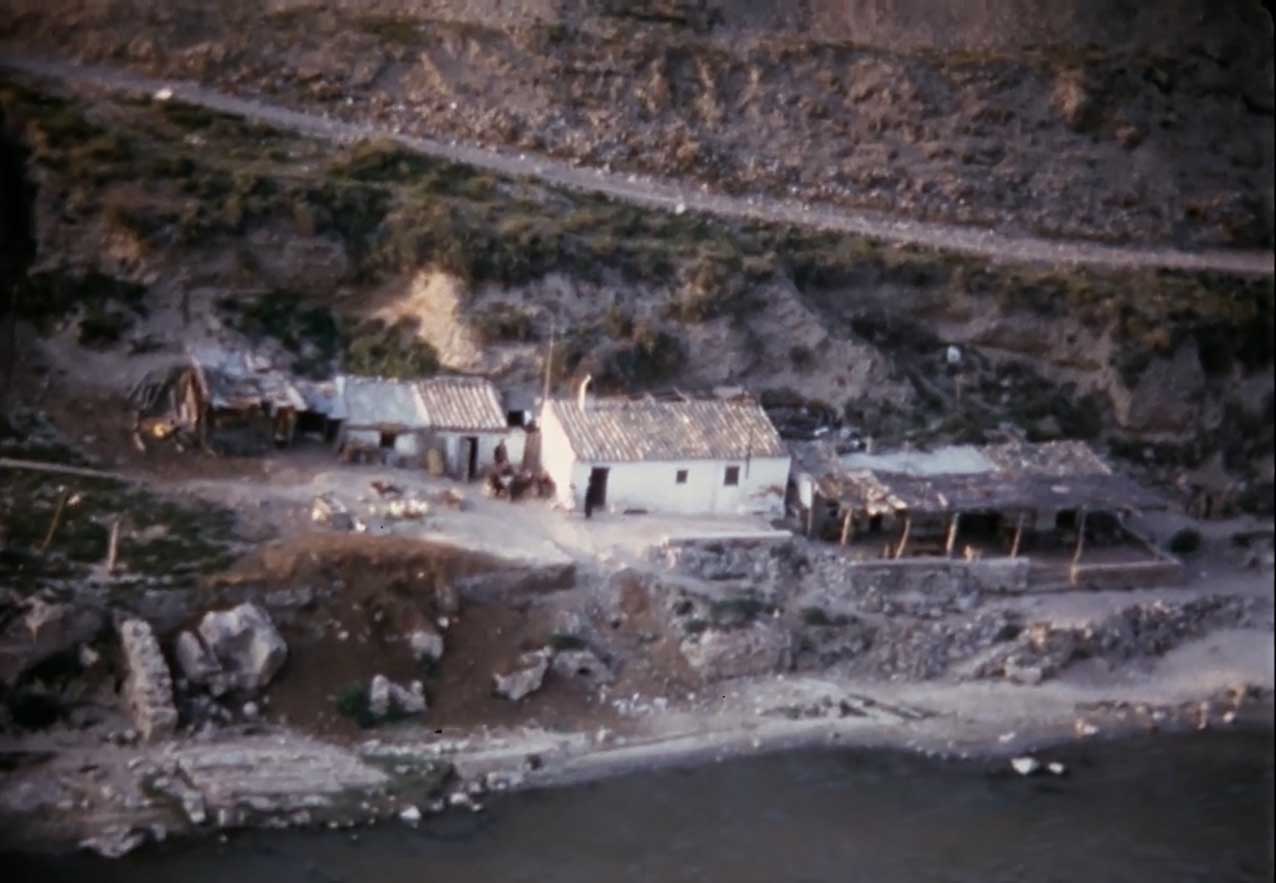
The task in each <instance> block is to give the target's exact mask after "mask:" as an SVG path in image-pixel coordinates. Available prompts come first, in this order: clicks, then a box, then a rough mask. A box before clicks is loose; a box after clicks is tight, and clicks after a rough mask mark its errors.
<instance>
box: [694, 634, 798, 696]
mask: <svg viewBox="0 0 1276 883" xmlns="http://www.w3.org/2000/svg"><path fill="white" fill-rule="evenodd" d="M791 643H792V642H791V639H790V636H789V633H788V631H786V630H785V629H783V628H781V627H779V626H778V625H775V624H773V623H771V622H763V621H755V622H753V623H751V624H750V625H749V626H747V627H745V628H739V629H730V630H718V629H709V630H707V631H705V632H702V633H701V634H699V635H697V636H695V637H693V638H688V639H687V640H685V641H683V642H682V645H681V649H682V655H683V657H684V658H685V659H686V660H687V664H688V665H690V666H691V667H692V668H693V669H695V670H696V671H697V672H698V673H699V674H700V676H701V677H703V678H704V679H705V680H707V681H720V680H725V679H727V678H740V677H748V676H750V675H763V674H772V673H774V672H778V671H783V670H785V669H787V668H788V667H789V665H790V663H791V658H792V652H791V649H792V648H791Z"/></svg>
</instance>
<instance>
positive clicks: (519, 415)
mask: <svg viewBox="0 0 1276 883" xmlns="http://www.w3.org/2000/svg"><path fill="white" fill-rule="evenodd" d="M505 425H506V426H522V425H523V412H522V411H506V412H505Z"/></svg>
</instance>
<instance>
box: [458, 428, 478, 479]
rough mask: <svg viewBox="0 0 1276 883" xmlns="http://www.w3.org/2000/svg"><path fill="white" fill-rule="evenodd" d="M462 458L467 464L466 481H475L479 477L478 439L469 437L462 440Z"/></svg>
mask: <svg viewBox="0 0 1276 883" xmlns="http://www.w3.org/2000/svg"><path fill="white" fill-rule="evenodd" d="M461 456H462V457H464V463H465V480H466V481H473V480H474V476H476V475H478V437H477V436H473V435H467V436H466V437H465V438H463V439H461Z"/></svg>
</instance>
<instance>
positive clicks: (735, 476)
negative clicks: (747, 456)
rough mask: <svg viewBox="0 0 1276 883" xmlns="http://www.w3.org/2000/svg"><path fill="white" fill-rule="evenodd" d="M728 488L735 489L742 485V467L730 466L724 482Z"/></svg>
mask: <svg viewBox="0 0 1276 883" xmlns="http://www.w3.org/2000/svg"><path fill="white" fill-rule="evenodd" d="M722 483H723V484H724V485H726V486H727V487H735V486H736V485H738V484H739V483H740V467H739V466H728V467H727V475H726V478H725V479H724V480H723V482H722Z"/></svg>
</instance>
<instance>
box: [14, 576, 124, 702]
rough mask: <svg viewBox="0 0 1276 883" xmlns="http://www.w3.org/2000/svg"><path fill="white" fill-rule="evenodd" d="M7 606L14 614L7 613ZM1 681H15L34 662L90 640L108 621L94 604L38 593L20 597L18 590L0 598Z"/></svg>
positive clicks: (39, 661)
mask: <svg viewBox="0 0 1276 883" xmlns="http://www.w3.org/2000/svg"><path fill="white" fill-rule="evenodd" d="M5 608H8V611H9V612H11V613H12V614H13V615H12V618H10V617H9V616H6V615H4V614H5V613H6V610H5ZM0 622H3V625H0V683H2V684H13V683H14V682H16V681H17V680H18V679H19V678H20V677H22V675H23V674H25V673H26V672H28V671H30V670H31V669H32V668H34V667H35V666H37V665H39V664H40V663H42V662H44V661H45V660H47V659H50V658H51V657H54V656H57V655H58V654H60V653H69V652H71V651H73V650H75V649H76V647H77V646H78V645H80V644H83V643H85V642H87V641H91V640H92V639H93V638H94V637H95V636H96V635H97V634H98V632H100V631H101V630H102V628H103V627H104V626H105V625H106V619H105V617H104V616H103V615H102V612H101V611H100V610H98V609H97V608H95V607H92V606H88V605H84V604H78V605H72V604H61V603H56V602H50V601H45V600H44V599H42V598H40V597H39V596H32V597H29V598H21V599H19V598H18V597H17V595H16V593H12V596H11V597H10V598H9V599H8V600H7V601H0Z"/></svg>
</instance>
